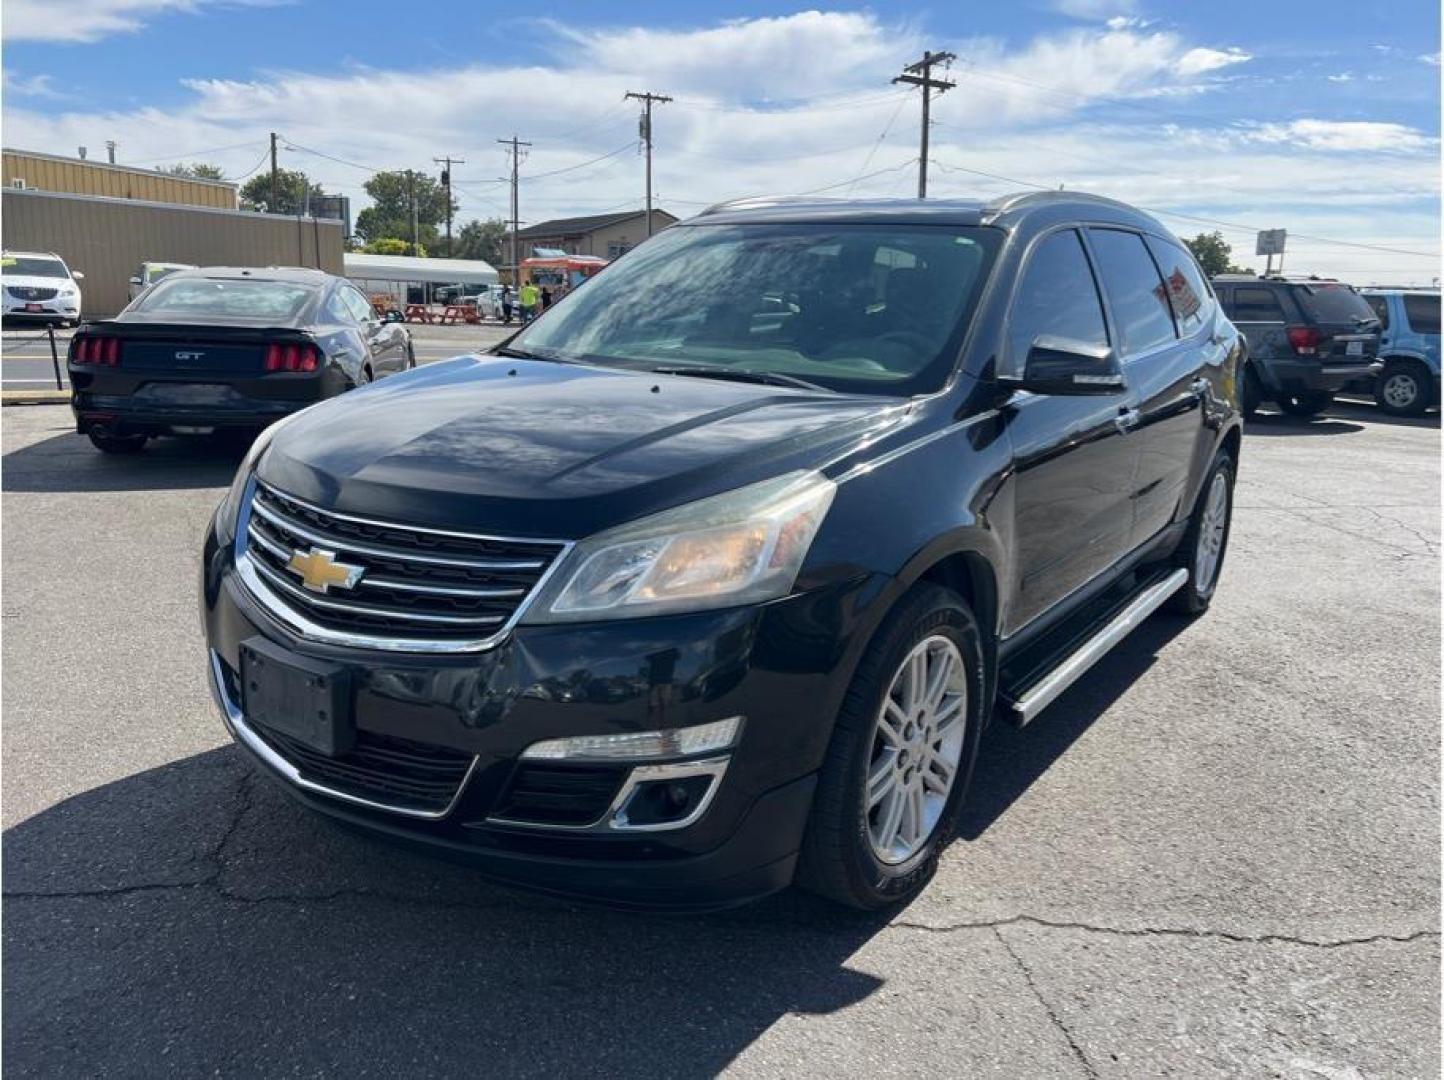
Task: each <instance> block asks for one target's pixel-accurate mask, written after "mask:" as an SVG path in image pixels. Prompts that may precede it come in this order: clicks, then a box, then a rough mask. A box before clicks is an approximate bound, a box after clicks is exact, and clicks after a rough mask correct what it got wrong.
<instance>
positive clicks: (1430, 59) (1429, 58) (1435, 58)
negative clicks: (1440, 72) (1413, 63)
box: [1419, 52, 1439, 67]
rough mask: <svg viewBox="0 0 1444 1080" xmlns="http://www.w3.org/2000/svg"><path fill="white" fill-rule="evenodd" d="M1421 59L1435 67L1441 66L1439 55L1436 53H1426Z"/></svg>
mask: <svg viewBox="0 0 1444 1080" xmlns="http://www.w3.org/2000/svg"><path fill="white" fill-rule="evenodd" d="M1419 59H1420V60H1422V61H1423V62H1424V63H1426V64H1433V65H1434V66H1435V67H1438V66H1439V54H1438V53H1436V52H1432V53H1425V54H1424V55H1423V56H1421V57H1419Z"/></svg>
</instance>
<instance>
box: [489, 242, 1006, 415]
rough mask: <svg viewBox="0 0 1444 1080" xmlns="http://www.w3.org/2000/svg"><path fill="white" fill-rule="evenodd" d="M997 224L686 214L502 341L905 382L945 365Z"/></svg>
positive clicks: (550, 351)
mask: <svg viewBox="0 0 1444 1080" xmlns="http://www.w3.org/2000/svg"><path fill="white" fill-rule="evenodd" d="M1002 236H1003V234H1002V233H1001V232H1000V231H999V230H995V229H988V228H976V227H966V226H945V225H885V224H877V225H872V224H836V223H831V222H798V223H790V224H756V225H750V224H744V225H708V224H699V225H688V226H684V227H681V228H671V229H668V230H667V231H666V232H663V233H660V234H658V235H657V236H656V237H654V238H653V239H651V240H648V241H647V242H646V243H645V244H643V245H642V246H640V247H638V248H637V249H636V250H634V251H633V252H631V253H630V254H628V256H627V257H626V258H625V259H623V260H622V261H621V262H619V263H617V264H616V265H615V266H613V267H609V268H608V270H607V272H606V273H604V274H601V275H599V276H598V277H597V278H596V280H595V281H593V282H591V283H590V284H588V285H587V287H586V288H585V289H581V290H578V291H577V292H576V294H575V295H574V296H572V297H570V298H569V299H568V300H567V302H566V303H565V304H563V305H561V306H559V307H557V308H556V309H554V310H553V311H551V312H548V313H547V314H546V315H545V316H544V317H543V318H542V319H540V320H539V321H538V322H537V323H535V324H534V325H532V326H531V327H529V328H527V329H526V330H524V331H522V333H521V334H519V335H518V336H517V337H516V338H514V339H513V340H512V342H511V344H510V348H513V349H518V350H522V351H527V352H534V353H537V354H539V355H543V356H551V357H556V358H558V359H565V360H579V361H585V362H588V363H594V364H602V365H606V366H616V367H631V368H637V369H641V370H651V369H655V368H658V367H666V368H674V367H677V368H681V367H693V368H706V369H710V373H715V374H718V375H725V374H726V373H728V372H729V371H730V372H733V373H735V374H737V375H738V377H747V376H748V375H749V374H750V375H752V376H756V375H775V376H779V377H783V378H790V379H800V380H803V381H805V382H808V383H813V384H816V385H818V386H822V387H825V388H827V389H832V390H838V391H842V392H845V393H882V394H896V395H910V394H916V393H927V392H930V391H932V390H936V389H938V388H939V387H941V386H942V384H943V383H944V381H945V380H946V379H947V377H948V375H949V373H950V372H951V371H952V368H953V365H954V364H955V362H956V360H957V357H958V354H959V351H960V349H961V345H962V339H963V336H964V334H965V333H966V331H967V328H968V325H969V322H970V320H971V318H972V313H973V310H974V308H975V307H976V304H977V300H978V297H979V295H980V293H981V291H982V286H983V283H984V282H985V281H986V279H987V275H988V273H989V271H990V270H991V267H992V264H993V260H994V257H995V255H996V253H997V250H998V247H999V245H1000V242H1001V239H1002Z"/></svg>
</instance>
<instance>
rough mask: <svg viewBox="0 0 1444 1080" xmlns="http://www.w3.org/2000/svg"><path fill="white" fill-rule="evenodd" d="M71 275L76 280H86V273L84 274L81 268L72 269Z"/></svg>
mask: <svg viewBox="0 0 1444 1080" xmlns="http://www.w3.org/2000/svg"><path fill="white" fill-rule="evenodd" d="M70 276H71V277H73V278H74V279H75V280H76V281H84V280H85V275H84V274H82V273H81V272H80V271H79V270H72V271H70Z"/></svg>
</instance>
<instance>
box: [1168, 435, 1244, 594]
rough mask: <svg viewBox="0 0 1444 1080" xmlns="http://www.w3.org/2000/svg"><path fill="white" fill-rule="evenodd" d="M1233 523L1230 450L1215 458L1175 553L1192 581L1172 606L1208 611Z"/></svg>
mask: <svg viewBox="0 0 1444 1080" xmlns="http://www.w3.org/2000/svg"><path fill="white" fill-rule="evenodd" d="M1232 524H1233V459H1232V458H1231V457H1229V455H1228V454H1227V453H1220V454H1219V455H1218V457H1216V458H1214V461H1213V467H1212V468H1211V469H1209V470H1208V475H1207V476H1205V477H1204V478H1203V486H1202V487H1200V488H1199V489H1198V501H1197V503H1195V504H1194V507H1193V514H1192V516H1191V517H1190V518H1189V519H1188V532H1187V533H1185V534H1184V537H1183V542H1182V543H1181V544H1179V545H1178V551H1177V552H1175V553H1174V562H1175V563H1177V565H1179V566H1181V567H1183V568H1184V569H1186V570H1187V571H1188V581H1186V582H1185V583H1184V585H1183V588H1181V589H1179V590H1178V591H1177V592H1176V593H1174V594H1173V595H1172V596H1171V597H1169V607H1170V608H1172V609H1173V610H1174V611H1179V612H1182V613H1184V614H1185V615H1201V614H1203V613H1204V612H1205V611H1207V610H1208V605H1209V603H1210V602H1211V601H1212V600H1213V594H1214V591H1215V590H1216V589H1217V588H1218V576H1219V574H1220V573H1222V572H1223V556H1224V554H1225V552H1227V551H1228V534H1229V529H1230V527H1231V526H1232Z"/></svg>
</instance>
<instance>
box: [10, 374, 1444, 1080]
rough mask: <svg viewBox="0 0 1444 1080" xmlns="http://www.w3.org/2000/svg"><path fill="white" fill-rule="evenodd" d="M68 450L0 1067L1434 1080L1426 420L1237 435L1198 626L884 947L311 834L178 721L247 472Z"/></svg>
mask: <svg viewBox="0 0 1444 1080" xmlns="http://www.w3.org/2000/svg"><path fill="white" fill-rule="evenodd" d="M14 362H15V361H12V360H9V359H7V360H6V361H5V364H6V370H7V372H8V370H9V365H10V364H12V363H14ZM69 421H70V416H69V412H68V410H66V409H64V408H61V407H57V406H42V407H30V408H9V409H6V410H5V411H4V416H3V463H4V464H3V489H4V511H5V529H4V537H3V555H4V565H5V571H6V573H5V592H4V610H3V616H4V621H3V626H4V631H5V638H4V640H5V647H4V672H3V678H4V701H5V705H6V707H7V708H6V721H7V723H6V725H5V729H4V734H5V740H4V754H3V759H4V760H3V764H4V775H5V785H4V793H3V820H4V829H5V833H4V871H5V874H4V889H5V894H6V896H5V901H4V916H5V918H4V1021H3V1022H4V1041H5V1046H6V1060H5V1065H6V1067H7V1069H8V1070H9V1071H10V1072H11V1073H12V1075H15V1076H21V1075H26V1076H30V1075H36V1076H39V1075H47V1076H78V1075H112V1076H141V1075H144V1076H148V1077H154V1076H158V1075H185V1076H191V1075H197V1074H201V1073H206V1074H210V1073H216V1074H219V1075H232V1076H250V1075H265V1076H278V1075H305V1076H311V1075H338V1076H394V1075H461V1074H471V1075H477V1074H481V1075H537V1076H541V1075H549V1076H557V1075H582V1074H586V1075H648V1076H701V1075H709V1074H713V1073H716V1072H718V1071H720V1070H729V1071H731V1072H733V1073H735V1074H736V1075H742V1076H746V1075H779V1074H787V1075H818V1076H822V1075H827V1076H836V1075H863V1074H866V1075H904V1074H911V1075H917V1074H923V1073H932V1074H938V1075H957V1076H968V1077H981V1076H1000V1077H1043V1076H1048V1077H1051V1076H1105V1077H1140V1076H1160V1075H1174V1076H1188V1077H1194V1076H1211V1075H1219V1076H1241V1075H1247V1076H1284V1077H1300V1078H1321V1077H1327V1078H1333V1080H1344V1078H1353V1077H1406V1076H1421V1077H1422V1076H1436V1075H1438V1073H1439V1066H1440V1062H1439V1030H1438V1013H1437V1006H1438V1001H1439V990H1440V987H1439V968H1438V950H1439V937H1438V933H1439V923H1438V905H1439V810H1440V808H1439V805H1438V792H1439V696H1438V695H1439V678H1438V676H1439V660H1438V657H1439V618H1438V616H1439V531H1440V527H1439V483H1440V465H1439V450H1440V446H1439V427H1438V420H1437V417H1431V418H1430V419H1429V420H1427V421H1419V422H1400V421H1391V420H1388V419H1386V418H1384V417H1382V416H1381V415H1380V414H1378V413H1377V412H1376V411H1375V410H1374V409H1373V408H1372V407H1368V406H1361V405H1340V406H1338V407H1336V408H1335V409H1334V410H1332V411H1331V413H1330V414H1329V415H1328V416H1327V417H1326V418H1323V419H1321V420H1318V421H1315V422H1312V423H1304V422H1299V421H1293V420H1285V419H1282V418H1280V417H1277V416H1266V417H1263V418H1261V419H1260V420H1258V421H1257V422H1256V423H1254V424H1252V425H1251V426H1250V428H1249V434H1248V436H1247V438H1246V440H1245V445H1244V453H1243V457H1242V469H1241V476H1240V481H1239V486H1238V490H1237V512H1236V518H1235V523H1234V530H1233V536H1232V545H1231V550H1230V552H1229V555H1228V561H1227V564H1226V566H1225V569H1224V575H1223V581H1222V585H1221V587H1220V592H1219V594H1218V597H1217V600H1216V601H1215V604H1214V608H1213V610H1212V612H1210V613H1209V614H1208V615H1207V616H1206V617H1204V618H1203V619H1201V620H1199V621H1197V622H1186V621H1182V620H1180V619H1178V618H1177V617H1174V616H1167V615H1164V616H1158V617H1155V618H1154V619H1152V620H1151V621H1150V622H1148V623H1147V624H1146V625H1145V626H1144V627H1143V628H1142V629H1141V630H1139V631H1137V632H1135V633H1134V634H1133V636H1132V637H1131V638H1129V639H1128V640H1127V641H1126V642H1125V643H1124V644H1123V645H1122V646H1121V647H1120V648H1118V649H1117V650H1115V652H1114V653H1113V654H1112V655H1110V656H1109V657H1107V658H1106V659H1105V660H1104V661H1103V662H1102V663H1101V664H1100V665H1099V666H1098V667H1096V668H1095V669H1094V670H1093V671H1092V672H1090V673H1089V674H1088V675H1087V676H1086V677H1085V678H1084V679H1083V680H1081V681H1080V682H1079V683H1078V684H1077V685H1075V686H1074V687H1073V688H1072V689H1071V690H1070V691H1069V692H1068V693H1067V694H1066V695H1065V696H1064V697H1063V698H1062V699H1060V701H1059V702H1058V703H1057V704H1055V705H1054V706H1053V707H1052V708H1050V709H1049V710H1048V711H1047V713H1045V714H1044V715H1043V716H1042V717H1040V718H1039V719H1038V720H1037V721H1036V722H1035V723H1034V724H1033V725H1032V726H1030V727H1029V728H1028V729H1027V730H1025V731H1022V732H1018V731H1013V730H1011V729H1008V728H1003V727H999V726H995V727H994V729H993V730H992V731H991V732H990V733H989V735H988V738H987V740H986V741H985V744H984V746H983V749H982V753H981V757H980V761H979V766H978V778H977V780H976V782H975V785H974V789H973V792H972V797H971V801H970V804H969V806H968V807H967V810H966V814H965V819H964V821H963V823H962V829H961V833H962V836H961V838H960V840H959V841H958V842H957V843H955V844H954V845H953V846H952V848H951V849H950V850H949V851H948V853H947V854H946V856H945V858H944V861H943V865H942V867H941V870H940V873H939V875H938V878H937V880H936V881H935V882H934V884H933V885H932V887H931V888H930V890H929V891H928V892H927V893H926V894H925V895H924V896H923V898H922V899H921V900H919V901H918V902H916V903H914V904H913V905H912V906H911V907H909V908H908V909H906V910H904V911H902V912H899V913H894V914H893V915H892V916H891V917H889V918H872V919H859V918H857V917H854V916H852V915H848V914H844V913H841V912H839V911H835V910H833V909H830V908H828V907H827V906H825V905H824V904H822V903H820V902H815V901H813V900H810V899H809V898H807V897H804V896H800V895H793V894H787V895H783V896H780V897H776V898H773V899H770V900H767V901H764V902H762V903H760V904H757V905H754V906H752V907H749V908H745V909H742V910H738V911H734V912H730V913H727V914H723V915H714V916H707V917H676V916H669V917H649V916H642V915H626V914H618V913H613V912H608V911H601V910H594V909H587V908H578V907H573V906H570V905H566V904H561V903H557V902H553V901H549V900H539V899H537V898H534V897H530V896H524V895H520V894H516V893H513V892H509V891H506V890H502V889H499V888H494V887H492V886H490V885H488V884H486V883H484V882H482V881H480V880H478V879H477V878H475V877H474V876H473V875H472V874H471V873H470V872H469V871H467V870H465V869H462V868H458V867H453V866H451V865H448V864H441V863H436V862H432V861H428V860H426V859H424V858H420V857H411V856H406V855H401V854H398V853H396V852H395V851H393V850H391V849H388V848H382V847H378V846H377V845H376V844H374V843H373V842H370V841H367V840H364V839H359V838H354V837H352V836H350V835H346V834H342V833H339V832H337V831H335V830H334V829H332V828H331V827H329V826H327V825H325V824H323V823H321V822H319V821H317V820H316V819H314V818H313V817H311V816H310V815H308V814H307V813H305V812H303V811H302V810H301V809H299V808H298V807H296V806H295V805H293V804H292V803H291V802H290V801H289V800H288V799H287V798H286V797H285V796H284V795H283V794H281V793H280V792H279V791H278V790H277V789H276V788H275V786H274V785H273V784H272V783H271V782H270V781H269V780H267V779H266V778H264V777H262V776H259V775H257V774H256V773H255V772H254V771H253V770H252V769H251V768H250V767H249V766H248V765H247V763H246V762H245V761H244V760H243V759H242V757H241V755H240V753H239V752H238V751H236V750H235V749H233V748H232V747H231V746H230V745H229V744H228V741H227V739H226V737H225V736H224V734H223V732H222V729H221V725H220V722H219V720H218V719H217V717H216V716H215V714H214V710H213V707H212V705H211V702H210V699H209V696H208V693H207V690H206V684H205V680H204V666H203V660H202V642H201V637H200V633H199V628H198V625H197V617H196V610H195V608H196V601H195V582H196V577H197V573H198V555H199V542H200V536H201V533H202V530H203V527H204V525H205V523H206V520H207V518H208V516H209V514H210V512H211V510H212V508H213V507H214V505H215V504H216V502H217V501H218V499H219V498H220V496H221V494H222V491H223V488H224V487H225V485H226V484H227V483H228V481H229V479H230V476H231V473H232V471H233V470H234V467H235V464H236V457H237V453H238V452H237V451H224V450H219V449H215V448H212V447H209V446H207V445H206V444H198V445H197V444H189V443H183V442H179V441H175V440H162V441H160V442H158V443H155V444H153V445H152V446H151V447H150V448H149V449H148V450H147V451H146V453H144V454H143V455H141V456H140V457H139V458H136V459H130V460H126V459H110V458H106V457H103V456H102V455H100V454H98V453H96V452H94V451H93V450H92V449H91V447H90V446H89V444H88V443H87V442H86V441H85V440H84V439H82V438H80V437H78V436H76V435H74V434H72V433H71V427H70V423H69Z"/></svg>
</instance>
